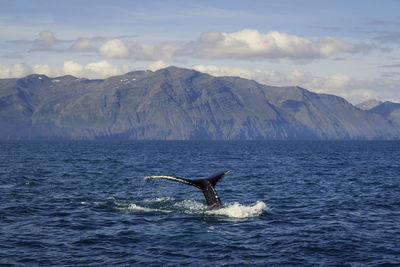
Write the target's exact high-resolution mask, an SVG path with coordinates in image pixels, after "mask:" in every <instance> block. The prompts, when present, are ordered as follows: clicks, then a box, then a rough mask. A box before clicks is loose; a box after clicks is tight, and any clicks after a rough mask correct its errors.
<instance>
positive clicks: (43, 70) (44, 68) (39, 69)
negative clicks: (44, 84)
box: [32, 65, 60, 77]
mask: <svg viewBox="0 0 400 267" xmlns="http://www.w3.org/2000/svg"><path fill="white" fill-rule="evenodd" d="M32 73H37V74H44V75H47V76H51V77H54V76H58V75H60V72H59V71H57V70H54V69H52V68H51V67H50V66H49V65H35V66H33V67H32Z"/></svg>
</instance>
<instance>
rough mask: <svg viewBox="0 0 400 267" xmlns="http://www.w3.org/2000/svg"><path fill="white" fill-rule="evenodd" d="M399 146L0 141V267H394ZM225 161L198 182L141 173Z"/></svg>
mask: <svg viewBox="0 0 400 267" xmlns="http://www.w3.org/2000/svg"><path fill="white" fill-rule="evenodd" d="M399 162H400V142H397V141H396V142H386V141H385V142H384V141H371V142H240V141H238V142H219V141H213V142H208V141H201V142H200V141H199V142H178V141H171V142H156V141H151V142H150V141H149V142H147V141H143V142H94V141H93V142H14V143H0V265H6V266H9V265H11V266H182V265H199V266H208V265H210V264H213V265H217V266H218V265H229V266H295V265H297V266H316V265H317V266H320V265H322V266H350V265H351V266H379V265H380V266H396V265H398V263H399V262H400V259H399V255H400V248H399V240H400V227H399V221H400V179H399V177H400V165H399V164H398V163H399ZM223 169H230V170H232V172H231V173H230V174H229V177H227V179H223V180H221V181H220V183H219V184H218V185H217V188H216V189H217V191H218V194H219V196H220V197H221V199H223V203H224V206H222V207H221V208H220V209H216V210H210V209H207V207H206V203H205V201H204V199H203V198H202V195H201V192H199V190H198V189H197V188H191V187H187V186H186V185H182V184H179V183H168V185H167V186H166V184H163V183H162V182H160V183H147V182H145V181H144V179H143V177H144V176H146V175H148V174H149V173H150V174H153V173H155V174H157V173H172V174H174V173H179V174H181V175H182V176H183V177H199V175H202V174H204V172H205V170H207V171H210V172H214V171H215V172H217V171H219V170H223Z"/></svg>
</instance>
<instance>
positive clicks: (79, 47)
mask: <svg viewBox="0 0 400 267" xmlns="http://www.w3.org/2000/svg"><path fill="white" fill-rule="evenodd" d="M71 50H72V51H90V50H92V44H91V40H90V39H89V38H79V39H78V40H76V41H75V43H74V44H73V45H72V46H71Z"/></svg>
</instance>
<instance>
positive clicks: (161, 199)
mask: <svg viewBox="0 0 400 267" xmlns="http://www.w3.org/2000/svg"><path fill="white" fill-rule="evenodd" d="M173 200H175V198H173V197H158V198H146V199H145V200H143V201H144V202H147V203H154V202H167V201H173Z"/></svg>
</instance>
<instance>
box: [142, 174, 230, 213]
mask: <svg viewBox="0 0 400 267" xmlns="http://www.w3.org/2000/svg"><path fill="white" fill-rule="evenodd" d="M229 172H230V171H223V172H218V173H216V174H213V175H211V176H210V177H208V178H204V179H186V178H179V177H175V176H168V175H156V176H146V177H144V178H145V179H167V180H172V181H176V182H181V183H184V184H188V185H191V186H195V187H197V188H199V189H200V190H201V191H202V192H203V194H204V197H205V199H206V203H207V206H208V207H209V208H216V207H219V206H221V205H222V202H221V199H220V198H219V196H218V194H217V192H216V191H215V185H216V184H217V183H218V181H219V180H221V178H222V177H224V176H225V175H227V174H228V173H229Z"/></svg>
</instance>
